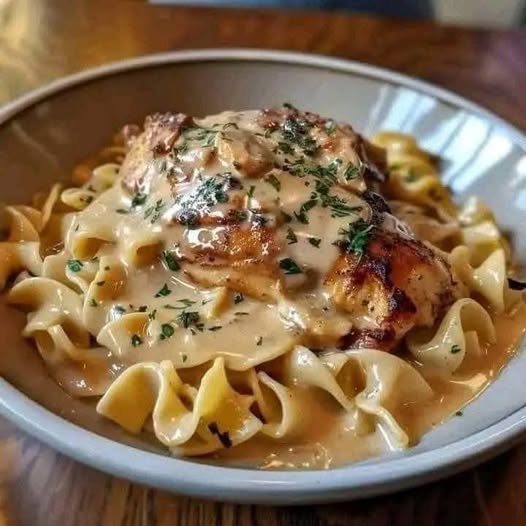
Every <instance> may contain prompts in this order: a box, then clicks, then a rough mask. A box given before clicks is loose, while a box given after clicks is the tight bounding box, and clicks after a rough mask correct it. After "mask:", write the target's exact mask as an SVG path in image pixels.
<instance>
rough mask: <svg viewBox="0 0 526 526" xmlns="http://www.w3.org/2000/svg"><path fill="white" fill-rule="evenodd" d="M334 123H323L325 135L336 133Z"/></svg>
mask: <svg viewBox="0 0 526 526" xmlns="http://www.w3.org/2000/svg"><path fill="white" fill-rule="evenodd" d="M336 128H337V126H336V123H335V122H334V121H327V122H326V123H325V131H326V132H327V135H332V134H333V133H334V132H335V131H336Z"/></svg>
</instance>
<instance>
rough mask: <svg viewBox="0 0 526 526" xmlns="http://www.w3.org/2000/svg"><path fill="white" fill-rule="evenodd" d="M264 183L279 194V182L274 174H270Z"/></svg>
mask: <svg viewBox="0 0 526 526" xmlns="http://www.w3.org/2000/svg"><path fill="white" fill-rule="evenodd" d="M265 182H266V183H268V184H270V185H272V186H273V187H274V189H275V190H276V192H279V191H280V190H281V182H280V180H279V179H278V178H277V177H276V176H275V175H274V174H270V175H269V176H268V177H267V178H266V179H265Z"/></svg>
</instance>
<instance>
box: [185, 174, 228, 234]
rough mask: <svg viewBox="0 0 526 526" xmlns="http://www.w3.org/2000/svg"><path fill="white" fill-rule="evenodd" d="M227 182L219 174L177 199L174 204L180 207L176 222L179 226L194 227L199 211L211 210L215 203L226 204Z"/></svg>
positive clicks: (197, 220) (197, 221)
mask: <svg viewBox="0 0 526 526" xmlns="http://www.w3.org/2000/svg"><path fill="white" fill-rule="evenodd" d="M227 186H228V180H227V179H226V178H224V177H223V176H222V175H221V174H217V175H216V176H213V177H210V178H208V179H206V180H205V181H203V182H202V183H201V184H200V185H199V186H198V187H197V188H194V189H193V190H192V191H191V192H190V193H188V194H185V195H183V196H182V197H179V198H178V199H177V200H176V202H177V203H178V204H179V205H180V206H181V207H182V209H183V210H182V212H181V213H180V214H179V217H178V220H179V222H180V223H181V224H183V225H187V226H195V225H196V224H198V223H199V217H200V213H199V211H200V210H203V209H207V208H211V207H213V206H214V205H216V204H217V203H226V202H228V194H227V193H226V188H227Z"/></svg>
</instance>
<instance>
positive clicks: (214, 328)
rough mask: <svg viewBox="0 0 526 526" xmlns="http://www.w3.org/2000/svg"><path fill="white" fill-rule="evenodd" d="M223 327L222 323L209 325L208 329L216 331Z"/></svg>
mask: <svg viewBox="0 0 526 526" xmlns="http://www.w3.org/2000/svg"><path fill="white" fill-rule="evenodd" d="M222 328H223V327H222V326H221V325H215V326H214V327H209V328H208V330H209V331H212V332H215V331H219V330H221V329H222Z"/></svg>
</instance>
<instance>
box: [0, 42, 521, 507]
mask: <svg viewBox="0 0 526 526" xmlns="http://www.w3.org/2000/svg"><path fill="white" fill-rule="evenodd" d="M207 61H214V62H221V61H234V62H258V63H261V62H271V63H282V64H283V63H285V64H296V65H303V66H310V67H313V68H316V69H330V70H333V71H338V72H342V73H347V74H354V75H359V76H362V77H369V78H372V79H374V80H377V81H381V82H387V83H389V84H394V85H397V86H403V87H407V88H410V89H413V90H415V91H418V92H421V93H424V94H426V95H430V96H432V97H434V98H435V99H438V100H439V101H440V102H442V103H445V104H448V105H450V106H453V107H456V108H460V109H463V110H467V111H469V112H473V113H476V114H479V115H480V116H482V117H484V118H485V119H488V120H490V121H491V122H492V123H494V124H495V125H497V126H498V127H499V128H500V129H501V130H502V131H504V132H505V133H507V134H508V135H509V136H510V137H511V138H512V140H513V141H514V142H515V143H516V144H518V145H519V146H520V147H521V148H522V149H523V150H525V151H526V136H525V134H524V133H522V132H521V131H520V130H519V129H517V128H516V127H514V126H512V125H510V124H509V123H507V122H506V121H504V120H503V119H501V118H500V117H497V116H496V115H494V114H493V113H491V112H490V111H488V110H486V109H485V108H483V107H482V106H479V105H478V104H475V103H473V102H471V101H469V100H467V99H465V98H463V97H461V96H459V95H457V94H455V93H452V92H450V91H448V90H446V89H444V88H440V87H437V86H433V85H432V84H429V83H427V82H424V81H421V80H417V79H414V78H412V77H409V76H406V75H403V74H401V73H397V72H394V71H391V70H388V69H385V68H380V67H377V66H371V65H368V64H364V63H360V62H355V61H350V60H345V59H339V58H332V57H326V56H323V55H311V54H304V53H296V52H284V51H277V50H257V49H238V48H225V49H200V50H185V51H174V52H168V53H159V54H154V55H144V56H141V57H136V58H132V59H127V60H123V61H119V62H113V63H109V64H105V65H102V66H98V67H95V68H92V69H88V70H85V71H81V72H79V73H75V74H73V75H69V76H66V77H63V78H59V79H57V80H54V81H52V82H50V83H48V84H47V85H45V86H43V87H40V88H37V89H35V90H33V91H30V92H29V93H27V94H24V95H22V96H20V97H18V98H17V99H15V100H14V101H12V102H10V103H8V104H6V105H4V106H0V126H3V125H5V124H6V122H7V121H9V120H10V119H11V118H12V117H14V116H16V115H17V114H18V113H20V112H21V111H23V110H25V109H27V108H29V107H30V106H32V105H34V104H36V103H38V102H40V101H42V100H43V99H45V98H47V97H49V96H50V95H53V94H55V93H58V92H61V91H65V90H67V89H68V88H71V87H75V86H77V85H79V84H83V83H86V82H88V81H91V80H94V79H97V78H100V77H106V76H110V75H113V74H116V73H122V72H126V71H129V70H133V69H143V68H147V67H152V66H159V65H164V64H172V63H195V62H207ZM0 414H1V415H2V416H4V417H6V418H8V419H9V420H11V421H12V422H13V423H15V424H16V425H17V426H19V427H20V428H22V429H23V430H24V431H26V432H27V433H29V434H31V435H33V436H35V437H36V438H38V439H39V440H41V441H43V442H45V443H46V444H47V445H49V446H50V447H52V448H54V449H58V450H59V451H60V452H62V453H64V454H66V455H68V456H70V457H73V458H75V459H76V460H78V461H80V462H82V463H84V464H88V465H90V466H92V467H95V468H97V469H100V470H102V471H104V472H107V473H109V474H112V475H117V476H120V477H124V478H127V479H130V480H134V481H136V482H140V483H143V484H147V485H149V486H154V487H158V488H162V489H167V490H171V491H176V492H178V493H181V494H186V495H191V496H198V497H205V498H211V499H214V500H225V501H233V502H246V503H254V502H258V503H265V504H305V503H313V502H329V501H336V500H343V499H352V498H361V497H368V496H373V495H380V494H385V493H388V492H390V491H395V490H400V489H405V488H408V487H412V486H416V485H420V484H423V483H426V482H430V481H433V480H437V479H438V478H441V477H444V476H446V475H449V474H453V473H456V472H458V471H460V470H462V469H467V468H469V467H472V466H474V465H475V464H477V463H479V462H481V461H483V460H485V459H488V458H490V457H492V456H494V455H496V454H498V453H499V452H501V451H503V450H505V449H507V448H509V447H511V446H512V445H513V444H514V443H517V442H518V441H519V440H520V439H521V435H522V436H523V435H524V434H525V433H526V407H522V408H520V409H518V410H517V411H515V412H513V413H512V414H510V415H507V416H505V417H504V418H502V419H501V420H499V421H498V422H496V423H494V424H492V425H490V426H488V427H487V428H485V429H483V430H481V431H478V432H477V433H475V434H473V435H471V436H468V437H465V438H463V439H460V440H457V441H455V442H453V443H451V444H447V445H444V446H441V447H439V448H436V449H432V450H430V451H424V452H420V453H416V454H413V455H411V456H406V457H404V456H398V457H393V458H389V457H384V458H382V459H381V460H377V461H376V462H370V463H358V464H351V465H349V466H344V467H338V468H335V469H331V470H314V471H263V470H256V469H243V468H235V467H227V466H217V465H212V464H204V463H199V462H195V461H191V460H184V459H179V458H172V457H166V456H163V455H160V454H157V453H152V452H148V451H145V450H142V449H138V448H135V447H131V446H128V445H125V444H122V443H119V442H116V441H114V440H111V439H108V438H105V437H103V436H100V435H98V434H96V433H93V432H91V431H88V430H86V429H84V428H82V427H80V426H77V425H76V424H73V423H71V422H69V421H67V420H65V419H63V418H62V417H60V416H59V415H57V414H55V413H53V412H51V411H49V410H48V409H46V408H44V407H43V406H41V405H40V404H38V403H37V402H35V401H34V400H32V399H30V398H29V397H28V396H26V395H25V394H24V393H22V392H21V391H19V390H18V389H16V388H15V387H14V386H13V385H11V384H10V383H9V382H7V381H6V380H5V379H3V378H1V377H0ZM79 445H80V447H79ZM132 458H133V462H130V460H131V459H132Z"/></svg>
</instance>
